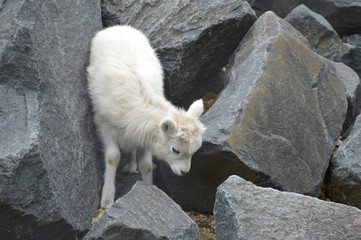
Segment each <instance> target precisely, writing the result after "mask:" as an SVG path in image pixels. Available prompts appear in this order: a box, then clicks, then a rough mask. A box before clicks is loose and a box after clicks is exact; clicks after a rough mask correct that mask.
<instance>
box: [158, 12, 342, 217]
mask: <svg viewBox="0 0 361 240" xmlns="http://www.w3.org/2000/svg"><path fill="white" fill-rule="evenodd" d="M306 42H307V41H306V40H305V39H304V38H303V37H302V35H300V33H299V32H298V31H297V30H295V29H294V28H293V27H292V26H291V25H289V24H288V23H287V22H286V21H284V20H282V19H280V18H278V17H277V16H276V15H275V14H274V13H272V12H267V13H265V14H264V15H262V16H261V17H260V18H259V19H258V20H257V22H256V23H255V24H254V25H253V26H252V28H251V29H250V31H249V32H248V33H247V34H246V36H245V37H244V39H243V40H242V42H241V43H240V46H239V48H238V49H237V50H236V52H235V54H234V56H233V57H232V58H231V60H230V63H229V65H228V67H227V72H226V82H227V86H226V87H225V89H224V90H223V91H222V93H221V94H220V95H219V97H218V99H217V101H216V103H215V104H214V105H213V106H212V107H211V108H210V109H209V110H208V112H207V113H206V114H205V115H204V116H203V117H202V118H201V121H202V122H203V123H205V124H206V126H207V131H206V133H205V134H204V138H203V146H202V148H201V149H200V150H199V151H198V153H196V154H195V155H194V158H193V161H192V168H191V171H190V173H189V174H187V175H185V176H183V177H174V175H173V174H172V173H171V171H170V170H169V169H168V168H167V167H166V166H162V174H163V178H164V183H165V185H166V186H167V189H168V192H169V194H170V196H171V197H172V198H173V199H175V200H176V201H177V202H178V203H179V204H181V205H182V207H184V208H196V209H199V210H203V211H205V210H208V211H209V210H210V209H209V207H211V206H212V204H213V201H214V194H215V191H216V187H217V186H218V185H219V184H220V183H221V182H222V181H224V180H225V179H226V178H227V177H228V176H229V175H230V174H236V175H239V176H241V177H243V178H245V179H247V180H250V181H252V182H254V183H255V184H257V185H261V186H272V187H275V188H279V189H283V190H287V191H292V192H297V193H303V194H308V195H311V196H317V195H319V193H320V189H321V185H322V182H323V178H324V175H325V172H326V169H327V167H328V164H329V159H330V157H331V154H332V150H333V147H334V146H335V143H336V141H337V138H338V137H339V134H340V132H341V128H342V125H343V122H344V120H345V115H346V109H347V101H346V95H345V87H344V85H343V83H342V81H340V79H339V78H338V77H337V74H336V73H335V71H334V67H333V65H332V64H331V63H330V61H329V60H326V59H324V58H322V57H320V56H319V55H317V54H315V53H313V52H312V51H311V50H310V49H309V48H308V47H307V46H306V45H305V44H306Z"/></svg>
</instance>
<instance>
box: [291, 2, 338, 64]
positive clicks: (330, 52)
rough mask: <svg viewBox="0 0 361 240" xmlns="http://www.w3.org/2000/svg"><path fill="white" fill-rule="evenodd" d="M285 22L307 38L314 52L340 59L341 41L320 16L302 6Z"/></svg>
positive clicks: (295, 9) (294, 10)
mask: <svg viewBox="0 0 361 240" xmlns="http://www.w3.org/2000/svg"><path fill="white" fill-rule="evenodd" d="M285 20H286V21H287V22H289V23H290V24H291V25H292V26H293V27H294V28H296V29H297V30H298V31H300V32H301V33H302V35H303V36H304V37H306V38H307V40H308V42H309V44H310V47H311V49H312V50H313V51H315V52H316V53H318V54H320V55H321V56H323V57H325V58H328V59H331V60H335V58H337V57H338V55H339V51H340V45H341V44H342V42H341V39H340V37H339V35H338V34H337V33H336V31H335V30H334V29H333V27H332V26H331V25H330V23H329V22H328V21H327V20H326V19H325V18H324V17H322V16H321V15H320V14H318V13H315V12H313V11H311V10H310V9H309V8H308V7H306V6H305V5H303V4H301V5H299V6H298V7H296V8H294V9H293V10H292V11H291V12H290V13H289V14H288V15H287V16H286V18H285Z"/></svg>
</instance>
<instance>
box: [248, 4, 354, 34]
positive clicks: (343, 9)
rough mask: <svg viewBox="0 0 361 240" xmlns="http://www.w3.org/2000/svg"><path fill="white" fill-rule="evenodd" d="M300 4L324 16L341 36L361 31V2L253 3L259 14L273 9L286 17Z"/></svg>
mask: <svg viewBox="0 0 361 240" xmlns="http://www.w3.org/2000/svg"><path fill="white" fill-rule="evenodd" d="M300 4H304V5H306V6H307V7H308V8H310V9H311V10H312V11H314V12H316V13H318V14H321V15H322V16H324V17H325V18H326V19H327V21H329V22H330V23H331V25H332V26H333V28H334V29H335V30H336V31H337V33H338V34H339V35H341V36H343V35H350V34H354V33H360V32H361V2H360V1H339V0H289V1H283V0H256V1H255V2H254V4H253V9H255V11H256V13H257V15H258V16H259V15H261V14H262V13H264V12H266V11H269V10H271V11H273V12H275V13H276V14H277V15H278V16H280V17H282V18H283V17H285V16H286V15H287V14H288V13H290V12H291V10H292V9H294V8H295V7H297V6H298V5H300Z"/></svg>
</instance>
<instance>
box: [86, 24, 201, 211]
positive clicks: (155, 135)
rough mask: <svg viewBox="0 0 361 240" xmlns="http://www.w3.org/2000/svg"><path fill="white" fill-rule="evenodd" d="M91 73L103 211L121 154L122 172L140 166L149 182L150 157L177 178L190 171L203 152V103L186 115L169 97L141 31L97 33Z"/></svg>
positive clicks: (125, 28)
mask: <svg viewBox="0 0 361 240" xmlns="http://www.w3.org/2000/svg"><path fill="white" fill-rule="evenodd" d="M87 71H88V81H89V93H90V96H91V100H92V104H93V109H94V119H95V123H96V125H97V128H98V130H99V132H100V136H101V138H102V140H103V143H104V148H105V151H104V152H105V163H106V169H105V175H104V186H103V191H102V200H101V207H102V208H108V207H109V206H110V205H111V204H112V203H113V202H114V193H115V187H114V180H115V172H116V168H117V166H118V163H119V159H120V157H121V153H123V154H124V153H130V154H128V155H127V156H128V159H127V162H128V164H127V165H126V166H125V167H124V168H123V171H130V172H135V171H136V170H137V162H138V169H139V171H140V173H141V175H142V178H143V180H144V181H145V182H147V183H149V184H152V154H153V155H155V156H156V157H157V158H159V159H161V160H164V161H165V162H167V163H168V164H169V166H170V167H171V169H172V171H173V172H174V173H175V174H177V175H183V174H185V173H187V172H188V171H189V170H190V166H191V156H192V155H193V153H194V152H195V151H197V150H198V149H199V148H200V146H201V143H202V134H203V133H204V131H205V127H204V126H203V125H202V124H201V123H200V122H199V121H198V118H199V116H200V115H201V114H202V112H203V102H202V100H198V101H196V102H194V103H193V104H192V105H191V106H190V108H189V110H188V111H187V112H185V111H184V110H182V109H178V108H176V107H175V106H173V105H172V104H171V103H170V102H169V101H167V100H166V99H165V97H164V94H163V70H162V67H161V64H160V62H159V60H158V58H157V56H156V54H155V51H154V50H153V48H152V47H151V46H150V44H149V41H148V39H147V38H146V37H145V36H144V34H143V33H141V32H140V31H138V30H136V29H134V28H132V27H130V26H114V27H110V28H107V29H105V30H102V31H100V32H98V33H97V34H96V36H95V37H94V39H93V40H92V45H91V55H90V65H89V67H88V68H87ZM136 160H137V161H136Z"/></svg>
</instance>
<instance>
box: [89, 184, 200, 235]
mask: <svg viewBox="0 0 361 240" xmlns="http://www.w3.org/2000/svg"><path fill="white" fill-rule="evenodd" d="M88 239H104V240H108V239H109V240H110V239H129V240H130V239H137V240H138V239H139V240H142V239H144V240H149V239H174V240H176V239H185V240H186V239H189V240H194V239H200V235H199V229H198V226H197V224H196V223H195V222H194V221H193V220H192V219H191V218H190V217H188V215H187V214H186V213H185V212H183V210H182V209H181V208H180V207H179V205H177V204H176V203H175V202H173V200H172V199H170V198H169V197H168V196H167V195H166V194H165V193H164V192H162V191H161V190H159V189H158V188H157V187H156V186H154V185H153V186H147V185H146V184H145V183H143V182H141V181H138V182H137V183H136V184H135V185H134V186H133V188H132V189H131V191H130V192H128V193H127V194H126V195H125V196H124V197H122V198H120V199H118V200H117V201H116V202H115V203H114V204H113V205H112V206H111V207H110V208H109V209H108V210H107V211H106V212H105V213H104V214H103V217H102V218H100V219H99V220H98V221H97V222H96V223H95V224H94V226H93V227H92V228H91V229H90V231H89V232H88V233H87V235H86V236H85V237H84V240H88Z"/></svg>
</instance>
